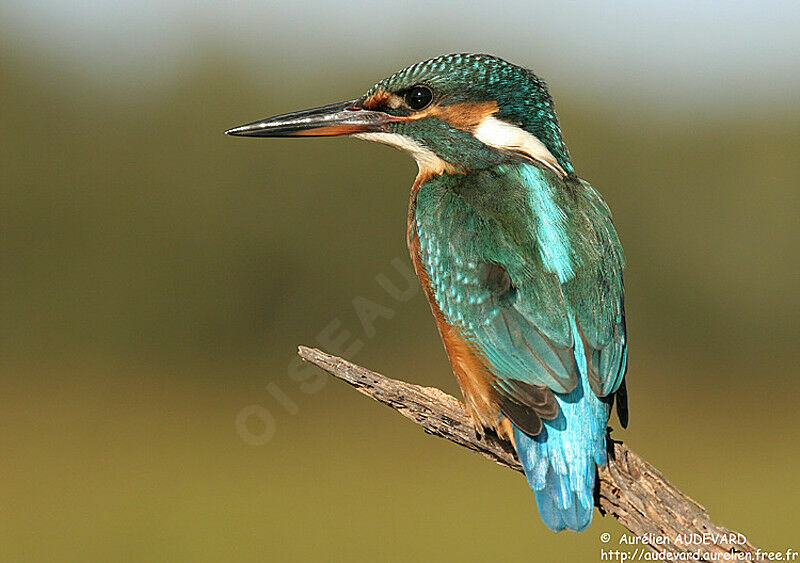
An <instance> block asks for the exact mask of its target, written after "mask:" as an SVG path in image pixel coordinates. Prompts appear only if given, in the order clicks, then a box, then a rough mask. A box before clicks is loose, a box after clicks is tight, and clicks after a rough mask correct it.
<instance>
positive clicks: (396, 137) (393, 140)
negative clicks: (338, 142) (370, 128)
mask: <svg viewBox="0 0 800 563" xmlns="http://www.w3.org/2000/svg"><path fill="white" fill-rule="evenodd" d="M353 137H355V138H357V139H364V140H365V141H373V142H375V143H381V144H382V145H389V146H390V147H395V148H397V149H400V150H401V151H403V152H405V153H408V154H410V155H411V156H412V158H413V159H414V160H416V161H417V166H418V167H419V171H420V172H421V173H431V174H441V173H442V172H443V171H444V170H446V169H448V168H450V166H449V165H448V164H447V162H445V161H444V160H442V159H441V158H439V157H438V156H437V155H436V153H435V152H433V151H432V150H430V149H429V148H426V147H423V146H422V145H420V144H419V143H417V142H416V141H415V140H414V139H412V138H410V137H406V136H405V135H400V134H399V133H356V134H355V135H353Z"/></svg>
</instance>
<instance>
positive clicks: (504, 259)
mask: <svg viewBox="0 0 800 563" xmlns="http://www.w3.org/2000/svg"><path fill="white" fill-rule="evenodd" d="M226 133H227V134H229V135H235V136H244V137H322V136H336V135H348V136H352V137H355V138H359V139H364V140H367V141H373V142H377V143H382V144H385V145H389V146H392V147H395V148H398V149H400V150H402V151H404V152H406V153H408V154H409V155H410V156H411V157H413V158H414V160H416V163H417V165H418V169H419V170H418V173H417V176H416V178H415V180H414V183H413V185H412V187H411V194H410V198H409V207H408V220H407V232H406V238H407V243H408V248H409V251H410V254H411V259H412V262H413V265H414V269H415V271H416V274H417V276H418V278H419V281H420V283H421V285H422V288H423V290H424V293H425V296H426V297H427V300H428V302H429V305H430V308H431V311H432V312H433V316H434V319H435V322H436V325H437V327H438V330H439V334H440V336H441V339H442V342H443V344H444V348H445V351H446V353H447V356H448V358H449V360H450V364H451V366H452V369H453V372H454V374H455V376H456V378H457V380H458V383H459V386H460V388H461V391H462V395H463V397H464V403H465V407H466V410H467V412H468V413H469V415H470V418H471V420H472V421H473V424H474V426H475V431H476V432H477V435H478V436H479V437H481V436H483V434H484V433H485V432H493V433H495V434H496V435H498V436H500V437H501V438H505V439H507V440H508V441H510V442H511V444H512V445H513V447H514V449H515V451H516V453H517V457H518V458H519V461H520V463H521V465H522V467H523V470H524V473H525V476H526V478H527V482H528V485H529V486H530V488H531V489H532V490H533V493H534V496H535V499H536V504H537V506H538V510H539V514H540V516H541V518H542V520H543V521H544V523H545V525H546V526H547V527H548V528H550V529H551V530H553V531H555V532H559V531H562V530H573V531H576V532H579V531H582V530H584V529H586V528H587V527H588V526H589V524H590V523H591V521H592V514H593V509H594V490H595V485H596V479H597V467H598V466H603V465H606V464H607V463H608V450H607V433H608V430H609V429H608V427H607V424H608V420H609V416H610V414H611V410H612V408H613V407H614V403H616V411H617V416H618V419H619V421H620V424H621V425H622V426H623V427H627V425H628V404H627V403H628V401H627V390H626V384H625V375H626V372H627V364H628V342H627V333H626V326H625V306H624V285H623V273H622V271H623V268H624V265H625V257H624V253H623V250H622V245H621V243H620V239H619V236H618V234H617V231H616V228H615V226H614V222H613V220H612V215H611V211H610V209H609V206H608V205H607V204H606V202H605V200H604V199H603V197H602V196H601V195H600V193H599V192H597V191H596V190H595V189H594V188H593V187H592V186H591V185H590V184H589V182H587V181H585V180H583V179H581V178H580V177H579V176H578V175H577V173H576V172H575V169H574V167H573V164H572V161H571V159H570V155H569V151H568V150H567V146H566V145H565V143H564V140H563V138H562V133H561V127H560V125H559V121H558V117H557V116H556V112H555V106H554V103H553V99H552V97H551V95H550V93H549V90H548V87H547V85H546V84H545V82H544V81H543V80H541V79H540V78H539V77H538V76H536V75H535V74H534V73H533V72H532V71H531V70H528V69H527V68H525V67H521V66H517V65H515V64H512V63H509V62H507V61H505V60H503V59H500V58H498V57H495V56H492V55H486V54H466V53H465V54H449V55H442V56H438V57H435V58H432V59H429V60H425V61H422V62H419V63H416V64H413V65H411V66H409V67H407V68H405V69H403V70H400V71H398V72H396V73H394V74H392V75H390V76H388V77H387V78H384V79H383V80H381V81H379V82H378V83H377V84H375V85H374V86H372V87H371V88H369V89H368V90H367V91H366V93H364V94H363V95H362V96H360V97H358V98H355V99H352V100H348V101H345V102H340V103H335V104H330V105H325V106H322V107H318V108H313V109H308V110H303V111H298V112H293V113H287V114H282V115H277V116H274V117H270V118H267V119H262V120H259V121H255V122H252V123H248V124H246V125H242V126H239V127H235V128H233V129H229V130H228V131H226Z"/></svg>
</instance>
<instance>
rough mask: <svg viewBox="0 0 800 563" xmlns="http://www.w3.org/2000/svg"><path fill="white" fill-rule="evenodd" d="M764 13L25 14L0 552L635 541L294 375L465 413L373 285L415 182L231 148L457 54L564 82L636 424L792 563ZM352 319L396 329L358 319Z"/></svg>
mask: <svg viewBox="0 0 800 563" xmlns="http://www.w3.org/2000/svg"><path fill="white" fill-rule="evenodd" d="M768 4H770V6H769V7H768V8H764V7H763V5H758V6H755V5H754V6H747V5H744V4H739V3H727V4H726V6H725V7H724V8H723V7H722V6H714V5H713V4H709V5H706V4H704V5H702V6H695V5H694V3H689V2H678V3H677V5H672V4H670V6H669V7H666V6H662V5H661V4H657V3H635V4H634V3H630V4H621V5H619V6H617V7H615V10H616V11H613V12H612V11H609V9H608V7H607V6H606V3H602V2H584V3H576V4H569V5H565V6H563V7H556V6H554V5H551V4H546V5H545V4H537V3H535V2H525V3H521V2H520V3H513V2H512V3H509V4H506V5H493V6H490V7H478V8H476V9H474V10H465V9H463V8H462V7H460V6H459V5H458V4H456V3H433V4H425V5H405V4H404V5H402V6H401V5H398V4H382V3H380V2H378V3H369V4H368V5H364V6H360V7H357V6H350V7H341V8H340V7H336V6H335V5H333V4H327V3H323V2H316V3H313V2H312V3H307V4H293V5H286V3H283V4H279V3H269V2H266V3H262V2H244V3H237V4H231V5H229V4H227V3H209V4H204V5H203V6H196V5H194V4H193V3H191V2H188V0H172V1H169V2H161V3H157V2H150V1H148V2H141V3H127V2H111V1H106V2H102V1H101V2H95V3H78V4H74V3H67V2H63V1H59V0H48V1H45V2H39V3H25V2H22V1H20V0H9V1H8V2H4V4H3V7H2V8H0V147H2V149H1V150H0V230H1V232H2V236H1V238H0V268H2V270H1V271H0V274H1V275H0V291H1V292H2V299H1V300H0V368H1V372H0V378H1V381H2V393H0V411H1V412H2V413H3V414H2V416H1V417H0V420H2V431H0V452H2V459H1V460H0V482H2V487H0V506H2V510H0V559H2V560H32V561H44V560H75V561H86V560H109V559H118V558H120V557H121V556H124V557H125V558H127V559H131V560H212V561H213V560H276V561H279V560H319V559H322V560H328V559H330V560H358V559H367V558H368V559H375V558H377V559H380V560H408V559H412V560H414V559H420V558H430V559H433V560H478V559H486V558H489V557H493V558H497V557H499V558H502V559H505V560H512V561H513V560H535V559H543V560H567V561H568V560H576V561H577V560H580V561H586V560H596V559H599V557H600V548H601V543H600V542H599V540H598V536H599V534H600V533H601V532H603V531H609V532H611V533H612V534H613V535H614V536H613V537H614V538H615V539H613V540H612V542H614V543H612V545H616V544H615V542H616V538H618V537H619V536H620V535H621V534H622V533H623V528H622V527H621V526H619V525H618V524H617V523H616V522H615V521H613V520H611V519H609V518H601V517H599V516H597V517H596V518H595V522H594V523H593V524H592V527H591V528H590V529H589V530H588V531H587V532H586V533H584V534H581V535H575V534H566V533H565V534H560V535H554V534H552V533H550V532H549V531H547V530H546V529H545V528H544V526H543V525H542V524H541V522H540V521H539V517H538V515H537V512H536V508H535V505H534V500H533V495H532V494H530V493H529V491H528V490H527V488H526V486H525V483H524V481H523V479H522V477H521V476H520V475H518V474H515V473H513V472H511V471H508V470H505V469H501V468H499V467H497V466H495V465H494V464H492V463H490V462H487V461H486V460H484V459H482V458H480V457H479V456H476V455H474V454H470V453H468V452H466V451H464V450H461V449H460V448H457V447H456V446H453V445H452V444H448V443H445V442H443V441H440V440H435V439H433V438H430V437H427V436H425V435H424V434H422V433H421V432H420V431H419V429H418V428H417V427H415V426H414V425H412V424H410V423H408V422H407V421H405V420H404V419H402V418H401V417H399V416H397V415H396V414H394V413H392V412H391V411H389V410H388V409H386V408H384V407H381V406H379V405H377V404H375V403H373V402H371V401H368V400H366V399H364V398H362V397H361V396H359V395H358V394H357V393H355V392H353V391H352V390H350V389H347V388H346V387H345V386H344V385H343V384H341V383H338V382H334V381H331V380H329V379H328V378H327V377H326V376H324V375H319V374H318V373H317V372H316V371H309V370H308V369H307V368H303V367H299V366H298V365H297V364H296V363H294V361H293V358H294V353H295V349H296V346H297V345H298V344H308V345H316V346H322V345H323V342H324V341H325V338H326V337H325V334H324V333H326V332H327V333H328V339H329V340H330V338H331V337H332V338H334V339H336V338H341V339H342V345H341V349H342V350H346V349H347V348H349V347H352V348H351V349H350V350H349V352H350V354H349V355H350V356H352V357H353V358H354V359H355V360H357V361H358V362H359V363H361V364H363V365H366V366H368V367H371V368H373V369H376V370H379V371H382V372H383V373H386V374H388V375H391V376H394V377H400V378H403V379H407V380H410V381H413V382H417V383H420V384H424V385H435V386H438V387H441V388H444V389H445V390H447V391H450V392H453V393H457V388H456V384H455V381H454V378H453V377H452V375H451V374H450V370H449V367H448V364H447V362H446V360H445V356H444V353H443V351H442V349H441V345H440V343H439V340H438V335H437V334H436V331H435V328H434V325H433V322H432V319H431V318H430V314H429V311H428V307H427V304H426V303H425V302H424V299H423V298H422V296H421V294H420V293H419V292H418V291H412V292H411V294H412V295H411V296H409V298H408V299H407V300H401V301H398V300H397V299H395V298H393V297H392V296H390V295H389V294H388V293H387V292H386V291H385V290H384V289H383V288H382V286H381V284H380V283H379V281H378V279H376V278H378V277H380V276H381V275H384V276H386V278H388V279H389V280H391V281H392V282H394V284H395V285H398V286H399V287H401V288H404V287H407V285H406V284H405V282H404V281H403V280H404V278H403V276H402V275H401V273H400V272H398V270H397V269H396V267H395V265H394V264H397V263H398V262H397V260H399V264H400V265H401V269H402V266H403V265H405V267H408V263H409V260H408V258H407V254H406V249H405V244H404V232H405V215H406V205H407V194H408V188H409V186H410V184H411V182H412V179H413V177H414V173H415V165H414V164H413V162H412V161H411V160H410V159H408V158H406V157H405V156H403V155H401V154H399V153H396V152H393V151H391V150H389V149H387V148H385V147H380V146H373V145H368V144H366V143H361V142H359V141H352V140H342V139H330V140H311V141H281V140H277V141H267V140H251V139H248V140H243V139H234V138H228V137H225V136H224V135H223V134H222V131H223V130H224V129H226V128H229V127H232V126H235V125H239V124H241V123H244V122H248V121H252V120H255V119H258V118H261V117H265V116H267V115H271V114H274V113H282V112H285V111H290V110H292V109H299V108H303V107H307V106H314V105H321V104H323V103H327V102H333V101H337V100H341V99H347V98H349V97H354V96H356V95H358V94H360V93H361V92H362V91H364V90H365V89H366V88H367V87H369V86H370V85H371V84H372V83H374V82H375V81H377V80H378V79H379V78H381V77H383V76H384V75H387V74H389V73H390V72H393V71H395V70H397V69H399V68H402V67H403V66H405V65H407V64H410V63H412V62H415V61H417V60H421V59H423V58H427V57H429V56H433V55H436V54H440V53H443V52H452V51H488V52H492V53H494V54H497V55H500V56H503V57H505V58H508V59H511V60H512V61H514V62H516V63H519V64H523V65H526V66H530V67H532V68H534V69H535V70H536V71H537V72H538V73H539V74H540V75H541V76H543V77H544V78H545V79H547V80H548V81H549V82H550V84H551V89H552V92H553V94H554V96H555V98H556V101H557V107H558V110H559V114H560V117H561V122H562V127H563V129H564V132H565V138H566V141H567V143H568V144H569V146H570V149H571V152H572V156H573V160H574V162H575V164H576V168H577V170H578V172H579V173H580V174H581V176H583V177H584V178H587V179H588V180H590V181H591V182H592V183H593V184H594V185H595V186H596V187H597V188H598V189H599V190H600V191H601V192H602V193H603V194H604V195H605V197H606V199H607V200H608V202H609V203H610V205H611V207H612V209H613V210H614V214H615V219H616V223H617V226H618V228H619V231H620V233H621V237H622V240H623V243H624V245H625V249H626V252H627V256H628V268H627V271H626V285H627V290H628V301H627V303H628V306H627V310H628V313H629V333H630V341H631V361H630V368H629V372H628V373H629V377H628V379H629V392H630V403H631V425H630V428H629V429H628V430H626V431H622V432H620V431H616V432H615V436H616V437H618V438H622V439H624V440H625V441H626V442H627V443H628V444H629V445H630V446H631V447H632V448H633V449H634V450H636V451H637V452H638V453H640V454H641V455H643V456H644V457H645V458H646V459H648V460H649V461H651V462H652V463H654V464H655V465H656V466H657V467H658V468H660V469H661V470H662V471H663V472H664V473H665V474H666V475H667V476H668V477H669V478H670V479H671V480H672V481H673V482H674V483H675V484H677V485H678V486H679V487H680V488H682V489H683V490H684V491H686V492H687V493H688V494H690V495H691V496H693V497H694V498H696V499H698V500H699V501H700V502H701V503H702V504H703V505H705V506H706V507H707V508H708V509H709V511H710V513H711V515H712V516H713V517H714V518H715V519H716V520H717V521H718V522H720V523H722V524H725V525H727V526H729V527H732V528H734V529H737V530H740V531H742V532H744V533H746V534H747V535H748V537H749V539H750V540H751V541H752V542H754V543H755V544H756V545H759V546H760V547H762V548H769V549H785V548H787V547H794V548H797V547H798V545H797V538H798V535H797V524H798V516H797V506H798V500H800V499H798V493H797V486H796V482H795V479H796V467H797V464H798V463H800V448H799V447H798V439H797V428H798V424H800V414H799V413H798V409H797V407H796V404H797V397H798V391H800V382H799V381H798V362H800V353H798V345H797V342H798V338H800V330H799V329H798V322H797V319H798V313H800V300H799V299H798V281H799V280H798V278H799V277H800V276H798V274H799V273H800V268H798V259H797V256H798V252H800V244H799V243H798V240H800V237H799V236H798V235H800V232H798V220H797V217H798V212H800V206H799V205H798V203H799V202H798V189H797V184H798V181H797V178H798V177H800V158H798V149H799V148H800V101H798V97H797V91H798V87H800V79H799V78H798V73H797V68H798V56H797V53H798V52H800V38H798V36H797V33H796V30H797V28H798V26H800V17H799V15H800V10H798V8H797V6H796V5H792V4H789V3H781V2H772V3H768ZM393 261H394V262H393ZM381 279H383V278H381ZM412 287H415V286H412ZM354 300H355V301H356V302H357V303H362V304H363V303H365V301H364V300H368V301H369V302H373V303H376V304H378V305H380V306H381V307H383V309H381V313H382V315H383V316H382V317H381V318H378V319H377V320H376V321H375V322H374V323H373V324H372V325H367V326H364V325H363V324H362V323H361V322H360V321H359V318H358V316H357V315H356V313H355V308H354V304H353V303H354ZM389 316H391V318H384V317H389ZM356 341H358V342H360V343H361V344H360V346H359V345H358V344H357V343H356V344H355V345H354V342H356ZM353 346H356V347H358V349H357V350H356V348H355V347H353ZM325 347H327V348H328V349H329V350H330V351H336V350H334V349H333V348H335V346H331V345H327V346H325ZM612 425H615V426H616V425H617V423H616V419H613V421H612ZM792 542H794V545H792Z"/></svg>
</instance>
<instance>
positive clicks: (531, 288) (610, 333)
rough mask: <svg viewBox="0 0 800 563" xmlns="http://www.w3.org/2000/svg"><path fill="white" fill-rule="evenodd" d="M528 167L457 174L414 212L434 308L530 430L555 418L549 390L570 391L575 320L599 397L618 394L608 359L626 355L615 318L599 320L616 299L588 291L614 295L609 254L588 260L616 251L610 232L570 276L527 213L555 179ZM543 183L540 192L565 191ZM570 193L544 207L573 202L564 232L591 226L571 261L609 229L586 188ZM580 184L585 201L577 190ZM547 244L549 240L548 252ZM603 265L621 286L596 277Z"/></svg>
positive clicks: (427, 191)
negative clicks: (601, 261) (485, 366)
mask: <svg viewBox="0 0 800 563" xmlns="http://www.w3.org/2000/svg"><path fill="white" fill-rule="evenodd" d="M530 168H534V167H530ZM534 170H535V171H536V172H534V173H533V174H529V173H528V172H527V170H525V169H522V172H520V169H518V168H500V169H497V170H491V171H484V172H482V173H479V174H472V175H471V177H470V178H469V179H466V178H463V177H462V178H461V182H460V183H459V184H457V185H449V186H443V185H439V184H436V183H434V184H433V185H431V186H428V185H427V184H426V186H423V189H422V190H421V191H420V193H419V194H418V197H417V211H416V228H417V234H418V236H419V239H420V258H421V260H422V263H423V265H424V266H425V268H426V270H427V272H428V276H429V279H430V282H431V289H432V290H433V293H434V297H435V299H436V302H437V304H438V306H439V308H440V309H441V310H442V313H443V315H444V317H445V319H446V321H447V322H448V323H450V324H452V325H456V326H458V327H459V328H460V329H461V332H462V334H463V335H464V336H465V338H467V339H468V340H469V341H471V342H472V343H473V344H474V345H475V346H476V348H477V349H478V350H479V351H480V352H481V353H482V354H483V355H484V356H485V357H486V359H487V360H488V361H489V362H490V363H491V365H492V368H493V369H492V371H493V373H494V375H495V376H496V382H495V384H494V385H495V391H496V392H497V394H498V397H499V400H500V404H501V409H502V410H503V412H504V413H505V414H506V415H507V416H508V417H509V418H511V419H512V421H513V422H514V423H515V424H517V426H519V427H520V428H522V429H523V430H525V431H526V432H528V433H529V434H531V435H536V434H538V432H539V431H540V430H541V424H542V423H541V419H542V418H544V419H552V418H554V417H555V416H556V415H557V414H558V407H557V404H556V401H555V398H554V396H553V393H568V392H569V391H571V390H572V389H574V388H575V386H576V384H577V378H578V371H577V365H576V358H575V355H574V350H575V340H574V339H575V337H576V332H575V330H574V326H575V322H574V320H577V324H578V326H579V327H580V329H581V331H582V332H581V334H582V338H584V340H585V342H586V344H587V345H588V347H587V346H584V348H585V349H587V356H588V358H587V359H588V362H587V364H589V365H591V367H592V369H594V371H593V372H591V375H590V380H592V378H595V379H596V380H597V385H596V386H595V385H593V389H594V390H595V392H596V393H598V394H603V395H607V394H608V393H610V392H613V391H615V390H616V389H617V388H619V383H618V382H615V381H610V380H612V379H615V378H617V377H618V374H619V371H620V369H619V365H617V366H616V370H614V369H613V368H612V367H611V364H612V363H613V362H615V361H616V362H617V363H619V362H620V361H622V358H624V357H625V354H624V314H622V315H621V324H620V323H617V324H616V325H613V326H611V325H608V319H612V318H613V319H614V320H616V319H617V316H618V315H617V309H618V308H617V307H616V306H611V303H612V300H613V299H618V300H619V303H620V307H621V299H622V295H621V293H619V294H618V295H617V294H614V295H612V294H611V293H608V294H606V293H607V292H606V291H605V289H603V290H602V291H601V293H603V295H604V297H603V298H601V299H596V298H597V296H598V290H596V289H592V290H591V291H589V289H590V288H594V286H595V285H598V284H600V285H602V286H603V287H608V288H617V286H619V288H620V289H621V263H619V264H616V265H615V264H614V263H613V262H614V260H612V259H611V258H610V257H609V258H608V260H609V263H608V264H607V265H604V266H598V265H597V264H595V262H596V260H595V255H602V256H605V255H606V251H607V250H608V249H612V250H614V249H616V248H618V247H619V242H618V241H617V239H616V234H614V235H613V240H612V241H610V242H608V244H607V245H606V247H607V248H604V249H602V250H601V249H597V251H596V252H595V253H594V254H592V255H587V256H585V257H582V258H581V260H576V261H574V262H575V263H574V264H573V267H572V268H571V273H570V275H569V276H564V275H561V274H563V273H564V272H563V271H559V268H558V267H557V264H556V263H555V262H556V261H557V259H558V258H559V249H558V244H557V241H556V240H555V239H552V238H551V239H548V233H546V232H544V230H543V229H542V228H540V227H541V226H542V225H543V224H544V225H545V226H546V221H547V218H542V217H541V215H537V214H536V213H537V211H536V210H535V209H534V207H533V206H534V204H536V203H537V202H536V201H532V196H531V190H532V188H531V184H532V183H533V182H535V181H540V180H541V181H548V182H553V181H559V182H560V181H561V180H559V179H557V178H556V177H555V176H545V174H546V173H545V172H538V170H539V169H534ZM547 187H548V189H547V190H545V192H540V193H539V194H538V195H539V196H547V197H551V198H553V199H554V198H556V197H562V196H563V197H568V196H569V194H568V193H561V192H562V191H563V190H556V189H551V188H553V186H552V185H551V186H547ZM556 187H557V188H563V187H564V186H556ZM574 187H575V190H574V191H575V192H576V194H577V195H576V194H573V196H574V197H573V198H572V199H570V200H569V201H554V202H553V203H556V204H557V206H556V207H564V206H566V205H568V204H569V205H571V207H570V208H569V209H570V213H568V214H565V218H566V217H573V216H574V221H573V223H574V224H573V223H566V222H565V223H564V224H563V225H562V226H563V227H564V232H565V233H566V232H567V230H568V229H574V228H575V227H576V226H580V227H581V228H582V229H586V228H589V231H588V232H586V233H584V232H581V236H580V237H579V238H580V240H581V241H583V240H586V241H587V244H584V243H583V242H580V243H579V246H576V247H575V248H571V249H569V250H570V251H571V253H572V254H576V253H585V251H586V249H585V248H584V246H593V245H596V244H597V240H599V239H601V238H602V239H603V240H605V239H606V238H608V235H609V232H612V233H613V224H609V226H605V224H604V223H602V224H601V225H600V226H597V225H596V224H595V223H596V222H597V220H598V219H603V218H604V217H608V219H609V221H610V215H608V214H607V207H605V204H604V203H602V200H601V199H599V196H596V193H595V192H594V190H591V187H590V186H588V184H586V185H585V186H584V185H583V184H576V186H574ZM587 188H588V190H590V191H588V192H587V194H588V196H586V197H584V196H582V195H581V193H582V192H583V191H584V190H585V189H587ZM595 196H596V201H595ZM598 202H599V203H600V204H601V205H600V206H599V207H598V206H597V203H598ZM598 213H599V215H598ZM609 227H610V231H609V230H608V229H609ZM570 232H572V231H570ZM552 234H553V233H550V235H552ZM565 236H566V234H565ZM592 239H593V242H592ZM554 241H555V242H554ZM544 243H549V244H550V246H549V247H548V250H549V251H551V255H550V256H548V254H547V252H545V251H544V249H543V248H542V246H543V244H544ZM615 252H616V251H615ZM613 253H614V252H612V254H613ZM554 256H555V258H553V257H554ZM562 258H563V256H562ZM617 262H619V261H617ZM562 266H563V264H562ZM562 270H564V268H562ZM612 270H613V272H614V276H616V277H619V284H617V283H616V282H615V281H613V280H612V281H603V280H600V279H599V276H606V275H608V274H609V273H611V272H612ZM565 277H566V279H564V278H565ZM592 277H594V279H590V278H592ZM573 300H575V302H574V304H573ZM607 309H608V310H607ZM619 310H620V311H621V309H619ZM615 330H617V331H621V333H622V335H623V352H622V353H621V352H618V351H617V349H616V346H617V344H618V343H619V340H618V339H615V338H614V331H615ZM622 371H623V372H624V368H623V369H622ZM612 372H613V373H612Z"/></svg>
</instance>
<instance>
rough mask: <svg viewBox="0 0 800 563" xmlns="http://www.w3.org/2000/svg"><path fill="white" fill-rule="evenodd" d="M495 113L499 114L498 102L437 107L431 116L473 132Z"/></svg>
mask: <svg viewBox="0 0 800 563" xmlns="http://www.w3.org/2000/svg"><path fill="white" fill-rule="evenodd" d="M495 113H497V102H464V103H461V104H453V105H450V106H435V107H433V108H431V110H430V111H429V115H432V116H435V117H438V118H439V119H441V120H443V121H447V122H448V123H449V124H450V125H452V126H453V127H455V128H456V129H463V130H465V131H472V130H473V129H475V128H477V127H478V126H479V125H480V124H481V122H482V121H483V120H484V119H485V118H487V117H489V116H490V115H492V114H495Z"/></svg>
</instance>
